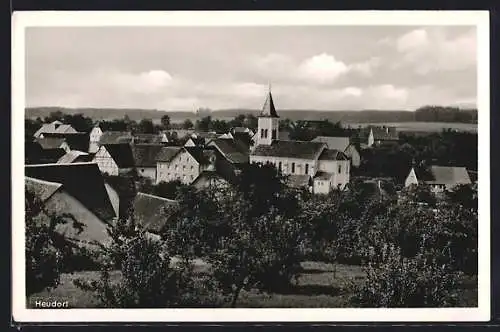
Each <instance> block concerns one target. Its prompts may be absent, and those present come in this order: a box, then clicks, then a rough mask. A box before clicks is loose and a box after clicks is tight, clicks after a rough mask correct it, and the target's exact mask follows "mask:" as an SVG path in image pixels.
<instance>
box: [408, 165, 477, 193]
mask: <svg viewBox="0 0 500 332" xmlns="http://www.w3.org/2000/svg"><path fill="white" fill-rule="evenodd" d="M471 183H472V182H471V180H470V177H469V173H468V172H467V169H466V168H465V167H451V166H436V165H432V166H430V167H429V169H427V170H416V169H415V168H414V167H412V168H411V169H410V172H409V173H408V176H407V177H406V179H405V187H409V186H412V185H419V184H426V185H429V186H430V187H431V190H432V191H433V192H435V193H440V192H444V191H446V190H451V189H453V187H455V186H457V185H460V184H471Z"/></svg>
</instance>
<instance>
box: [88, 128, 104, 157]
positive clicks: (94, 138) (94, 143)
mask: <svg viewBox="0 0 500 332" xmlns="http://www.w3.org/2000/svg"><path fill="white" fill-rule="evenodd" d="M102 133H103V132H102V129H101V127H100V126H99V124H96V125H95V126H94V128H92V130H91V131H90V135H89V153H96V152H97V150H99V141H100V140H101V136H102Z"/></svg>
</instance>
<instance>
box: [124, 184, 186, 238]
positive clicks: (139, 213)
mask: <svg viewBox="0 0 500 332" xmlns="http://www.w3.org/2000/svg"><path fill="white" fill-rule="evenodd" d="M132 204H133V207H134V217H135V220H136V221H137V222H138V223H140V224H141V225H142V226H143V227H144V228H145V229H146V230H148V231H151V232H153V233H156V232H159V231H160V230H161V229H162V228H163V227H164V226H165V224H166V223H167V222H169V220H170V218H171V217H172V216H173V215H174V214H175V213H176V212H177V208H178V206H179V203H178V202H177V201H174V200H171V199H167V198H163V197H160V196H155V195H150V194H146V193H141V192H139V193H137V195H136V196H135V198H134V200H133V203H132Z"/></svg>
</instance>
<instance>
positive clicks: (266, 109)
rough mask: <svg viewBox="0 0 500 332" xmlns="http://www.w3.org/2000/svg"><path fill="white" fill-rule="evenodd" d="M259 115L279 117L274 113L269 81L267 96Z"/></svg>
mask: <svg viewBox="0 0 500 332" xmlns="http://www.w3.org/2000/svg"><path fill="white" fill-rule="evenodd" d="M260 116H262V117H269V118H279V116H278V113H276V108H275V107H274V101H273V95H272V93H271V83H269V90H268V92H267V98H266V101H265V102H264V106H263V107H262V111H261V112H260Z"/></svg>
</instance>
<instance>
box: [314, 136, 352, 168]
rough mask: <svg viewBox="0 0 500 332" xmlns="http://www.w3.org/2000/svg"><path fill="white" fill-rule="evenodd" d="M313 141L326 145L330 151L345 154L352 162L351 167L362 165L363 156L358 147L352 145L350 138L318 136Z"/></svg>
mask: <svg viewBox="0 0 500 332" xmlns="http://www.w3.org/2000/svg"><path fill="white" fill-rule="evenodd" d="M312 141H313V142H322V143H326V145H327V146H328V149H331V150H338V151H342V152H344V153H345V155H346V156H347V157H348V158H349V160H350V161H351V166H354V167H359V165H361V156H360V154H359V151H358V150H357V149H356V146H354V144H352V143H351V139H350V137H334V136H318V137H316V138H314V139H313V140H312Z"/></svg>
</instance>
